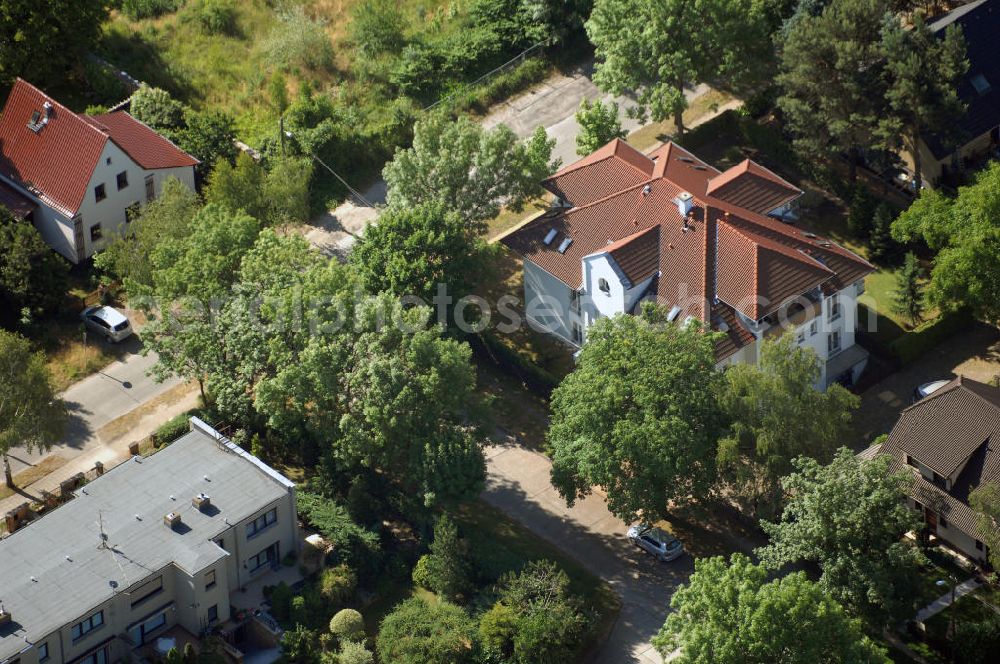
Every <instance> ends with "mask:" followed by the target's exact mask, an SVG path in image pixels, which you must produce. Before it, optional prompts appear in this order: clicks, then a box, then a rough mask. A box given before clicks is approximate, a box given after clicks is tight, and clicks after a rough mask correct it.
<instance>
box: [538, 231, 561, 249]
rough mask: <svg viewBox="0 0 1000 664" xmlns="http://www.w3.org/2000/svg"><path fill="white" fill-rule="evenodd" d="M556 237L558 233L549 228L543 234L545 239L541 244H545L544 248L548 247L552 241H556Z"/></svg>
mask: <svg viewBox="0 0 1000 664" xmlns="http://www.w3.org/2000/svg"><path fill="white" fill-rule="evenodd" d="M556 235H559V231H557V230H556V229H554V228H550V229H549V232H548V233H546V234H545V239H544V240H542V243H543V244H545V246H549V245H550V244H552V240H554V239H556Z"/></svg>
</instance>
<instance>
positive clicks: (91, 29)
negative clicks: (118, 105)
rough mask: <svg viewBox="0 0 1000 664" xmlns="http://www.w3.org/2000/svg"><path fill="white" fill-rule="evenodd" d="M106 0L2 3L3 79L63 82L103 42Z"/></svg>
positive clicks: (0, 51) (0, 50) (0, 78)
mask: <svg viewBox="0 0 1000 664" xmlns="http://www.w3.org/2000/svg"><path fill="white" fill-rule="evenodd" d="M109 4H110V3H109V2H107V1H106V0H46V1H45V2H37V1H36V0H4V2H2V3H0V82H2V84H3V85H4V86H6V85H10V84H11V83H12V82H13V80H14V78H15V77H17V76H20V77H22V78H24V79H26V80H28V81H30V82H32V83H34V84H35V85H40V86H43V87H44V86H46V85H49V84H53V83H62V82H63V81H62V79H63V78H64V77H65V75H66V71H67V70H69V69H70V68H71V67H73V66H74V65H76V64H78V63H80V62H81V61H82V60H83V59H84V57H85V56H86V55H87V53H88V52H89V51H90V50H91V49H92V48H93V47H94V45H95V44H96V43H97V40H98V38H99V37H100V35H101V24H102V23H104V20H105V19H106V18H107V16H108V5H109Z"/></svg>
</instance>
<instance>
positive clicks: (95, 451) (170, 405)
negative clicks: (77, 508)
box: [0, 383, 199, 515]
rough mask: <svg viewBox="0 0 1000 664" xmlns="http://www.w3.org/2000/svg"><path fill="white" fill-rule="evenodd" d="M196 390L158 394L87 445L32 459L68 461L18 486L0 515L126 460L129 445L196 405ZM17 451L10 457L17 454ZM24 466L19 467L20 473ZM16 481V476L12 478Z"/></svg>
mask: <svg viewBox="0 0 1000 664" xmlns="http://www.w3.org/2000/svg"><path fill="white" fill-rule="evenodd" d="M198 398H199V396H198V388H197V387H196V386H195V385H194V384H193V383H188V384H184V383H180V384H177V385H174V386H173V387H171V388H170V389H169V390H167V391H165V392H163V393H161V394H159V395H158V396H157V397H156V398H153V399H150V400H147V401H145V402H143V403H140V404H139V405H138V406H136V407H135V408H133V409H132V410H130V411H128V412H126V413H125V414H123V415H121V416H119V417H117V418H115V419H113V420H111V421H109V422H107V423H105V424H104V425H103V426H101V427H100V428H99V429H97V430H96V431H94V432H93V433H90V434H89V435H88V436H87V444H86V445H82V446H79V447H76V446H68V445H61V446H57V447H54V448H53V449H52V450H50V452H49V453H48V454H44V455H33V457H35V458H33V459H32V460H30V461H29V460H27V459H25V461H27V465H29V466H34V465H37V464H40V463H42V462H43V461H44V460H45V459H47V458H49V457H51V456H61V457H64V458H65V457H71V458H70V459H69V460H68V461H67V462H66V463H65V464H63V465H62V466H60V467H59V468H57V469H56V470H54V471H53V472H51V473H49V474H48V475H45V476H43V477H41V478H39V479H38V480H36V481H34V482H32V483H31V484H29V485H27V486H19V487H18V489H17V490H16V491H15V493H13V494H12V495H10V496H7V497H6V498H3V499H0V515H3V514H5V513H7V511H9V510H11V509H13V508H15V507H17V506H18V505H20V504H21V503H24V502H32V501H37V500H38V499H39V498H40V497H41V493H42V491H43V490H44V491H49V492H53V493H56V492H58V490H59V483H60V482H62V481H63V480H66V479H68V478H70V477H72V476H73V475H75V474H77V473H85V472H87V471H89V470H91V469H93V467H94V464H95V463H96V462H98V461H100V462H101V463H103V464H104V466H105V467H106V468H108V469H110V468H111V467H113V466H115V465H117V464H118V463H119V462H121V461H124V460H125V459H127V458H128V446H129V444H130V443H133V442H138V441H141V440H143V439H145V438H147V437H148V436H149V435H150V434H152V433H153V432H154V431H155V430H156V428H157V427H159V426H160V425H161V424H163V423H164V422H166V421H167V420H168V419H170V418H171V417H174V416H175V415H178V414H180V413H183V412H185V411H187V410H190V409H192V408H195V407H196V406H197V405H198ZM17 452H18V451H17V450H16V449H15V450H14V453H15V454H17ZM24 467H25V464H22V465H21V470H23V469H24ZM14 479H15V480H16V479H17V472H15V474H14Z"/></svg>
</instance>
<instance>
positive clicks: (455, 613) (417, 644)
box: [376, 597, 475, 664]
mask: <svg viewBox="0 0 1000 664" xmlns="http://www.w3.org/2000/svg"><path fill="white" fill-rule="evenodd" d="M474 633H475V626H474V624H473V622H472V619H471V618H470V617H469V616H468V615H467V614H466V613H465V611H463V610H462V609H461V607H458V606H455V605H454V604H451V603H449V602H446V601H441V602H439V603H436V604H429V603H428V602H426V601H424V600H423V599H421V598H419V597H414V598H411V599H408V600H406V601H405V602H403V603H402V604H400V605H399V606H397V607H396V608H395V609H393V611H392V613H390V614H389V615H387V616H386V617H385V618H384V619H383V620H382V624H381V625H379V630H378V639H377V640H376V650H377V651H378V656H379V659H380V660H381V661H383V662H394V663H395V664H427V662H436V663H437V664H465V663H467V662H469V663H471V662H472V661H474V660H473V652H472V645H473V635H474Z"/></svg>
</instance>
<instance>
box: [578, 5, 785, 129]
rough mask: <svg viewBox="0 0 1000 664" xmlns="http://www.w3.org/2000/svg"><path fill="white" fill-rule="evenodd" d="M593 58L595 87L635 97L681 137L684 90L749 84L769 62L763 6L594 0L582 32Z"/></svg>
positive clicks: (684, 103)
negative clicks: (702, 84)
mask: <svg viewBox="0 0 1000 664" xmlns="http://www.w3.org/2000/svg"><path fill="white" fill-rule="evenodd" d="M586 28H587V34H588V36H589V37H590V41H591V42H593V44H594V48H595V51H596V56H597V69H596V72H595V73H594V82H595V83H597V85H598V86H599V87H600V88H601V89H602V90H605V91H607V92H611V93H613V94H616V95H620V94H624V93H626V92H630V91H635V92H637V93H638V99H639V102H640V103H641V104H642V110H643V111H647V110H648V111H649V112H651V113H652V117H653V120H655V121H662V120H666V119H667V118H670V117H672V118H673V119H674V124H675V125H676V127H677V130H678V131H679V132H680V131H683V129H684V123H683V119H682V115H683V112H684V109H685V108H687V99H686V98H685V96H684V87H685V86H688V85H694V84H696V83H700V82H702V81H707V80H716V79H720V78H721V79H725V80H727V81H729V82H730V83H740V82H742V83H747V82H749V81H750V80H751V79H753V78H755V74H756V69H755V68H756V67H758V66H759V65H760V64H761V63H766V62H768V61H769V59H770V54H771V40H770V37H769V24H768V15H767V11H766V3H763V2H754V1H753V0H694V1H688V0H660V1H659V2H647V1H646V0H595V2H594V10H593V13H592V14H591V15H590V19H589V20H588V21H587V24H586Z"/></svg>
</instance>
